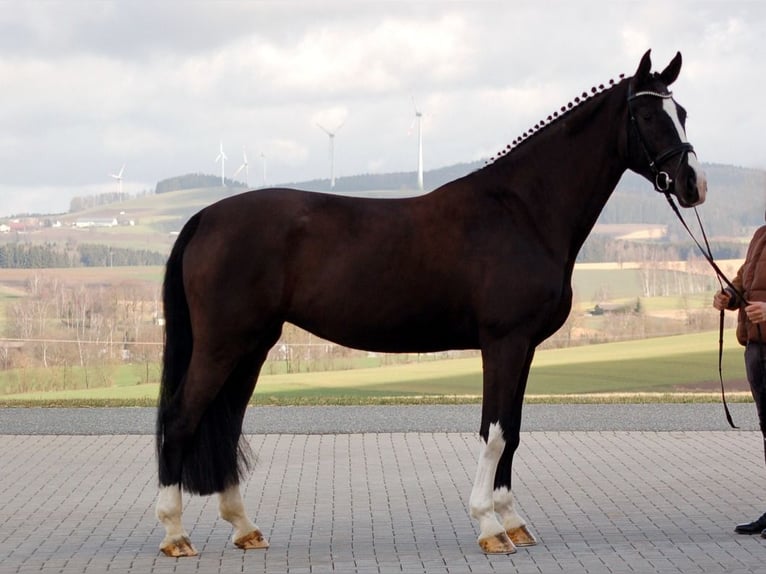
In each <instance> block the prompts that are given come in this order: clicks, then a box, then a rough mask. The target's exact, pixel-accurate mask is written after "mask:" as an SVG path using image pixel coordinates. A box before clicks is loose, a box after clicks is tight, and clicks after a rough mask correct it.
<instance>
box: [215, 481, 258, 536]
mask: <svg viewBox="0 0 766 574" xmlns="http://www.w3.org/2000/svg"><path fill="white" fill-rule="evenodd" d="M218 496H219V500H218V511H219V513H220V515H221V518H223V519H224V520H226V521H227V522H230V523H231V525H232V526H233V527H234V534H233V535H232V541H233V542H234V545H235V546H236V547H237V548H241V549H242V550H253V549H258V548H268V547H269V542H268V540H266V538H265V537H264V536H263V532H261V529H260V528H258V526H257V525H256V524H255V523H254V522H253V521H252V520H250V518H249V517H248V516H247V512H246V511H245V504H244V502H243V500H242V493H241V492H240V490H239V484H233V485H231V486H229V487H228V488H226V490H224V491H222V492H220V493H219V494H218Z"/></svg>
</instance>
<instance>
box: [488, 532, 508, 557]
mask: <svg viewBox="0 0 766 574" xmlns="http://www.w3.org/2000/svg"><path fill="white" fill-rule="evenodd" d="M479 546H481V549H482V550H483V551H484V553H485V554H513V553H514V552H516V546H514V544H513V542H511V539H510V538H509V537H508V534H506V533H505V532H501V533H500V534H496V535H495V536H490V537H489V538H480V539H479Z"/></svg>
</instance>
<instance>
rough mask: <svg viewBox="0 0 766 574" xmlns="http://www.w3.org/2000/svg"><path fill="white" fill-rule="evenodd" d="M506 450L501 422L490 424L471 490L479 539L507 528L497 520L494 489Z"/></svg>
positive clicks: (471, 508)
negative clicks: (498, 467)
mask: <svg viewBox="0 0 766 574" xmlns="http://www.w3.org/2000/svg"><path fill="white" fill-rule="evenodd" d="M503 450H505V439H504V438H503V429H502V428H500V424H499V423H492V424H491V425H489V433H488V436H487V442H486V444H484V445H483V447H482V451H481V454H480V455H479V464H478V467H477V468H476V478H475V479H474V481H473V489H472V490H471V499H470V502H469V504H470V510H471V516H472V517H473V518H475V519H476V520H478V521H479V529H480V534H479V539H480V540H482V539H486V538H490V537H492V536H495V535H497V534H500V533H501V532H504V531H505V529H504V528H503V526H502V525H501V524H500V523H499V522H498V521H497V517H496V516H495V505H494V501H493V496H492V494H493V493H492V491H493V489H494V486H495V473H496V472H497V465H498V463H499V462H500V457H501V456H502V454H503Z"/></svg>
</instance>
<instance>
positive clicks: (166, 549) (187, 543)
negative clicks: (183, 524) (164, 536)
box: [160, 536, 199, 558]
mask: <svg viewBox="0 0 766 574" xmlns="http://www.w3.org/2000/svg"><path fill="white" fill-rule="evenodd" d="M160 550H162V553H163V554H164V555H165V556H170V557H171V558H181V557H183V556H197V555H198V554H199V552H197V549H196V548H194V545H193V544H192V543H191V540H189V538H188V537H187V536H184V537H182V538H179V539H177V540H172V541H170V542H163V543H162V544H160Z"/></svg>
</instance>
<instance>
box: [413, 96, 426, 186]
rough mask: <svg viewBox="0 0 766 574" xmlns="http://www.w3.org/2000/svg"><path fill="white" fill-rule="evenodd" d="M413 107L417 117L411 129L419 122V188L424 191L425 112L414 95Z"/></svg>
mask: <svg viewBox="0 0 766 574" xmlns="http://www.w3.org/2000/svg"><path fill="white" fill-rule="evenodd" d="M412 107H414V108H415V119H413V120H412V125H411V126H410V131H412V127H413V126H414V125H415V123H416V122H417V124H418V189H419V190H420V191H423V125H422V124H423V112H421V111H420V110H419V109H418V105H417V104H416V103H415V96H413V97H412Z"/></svg>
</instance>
